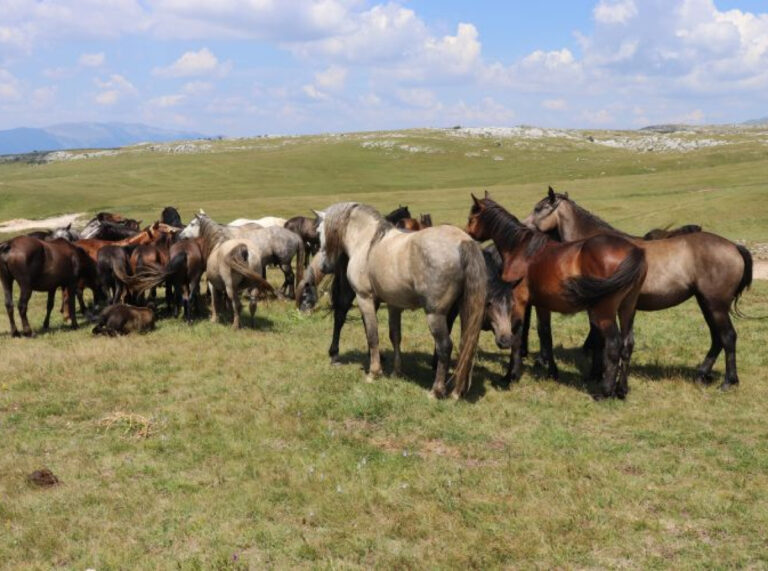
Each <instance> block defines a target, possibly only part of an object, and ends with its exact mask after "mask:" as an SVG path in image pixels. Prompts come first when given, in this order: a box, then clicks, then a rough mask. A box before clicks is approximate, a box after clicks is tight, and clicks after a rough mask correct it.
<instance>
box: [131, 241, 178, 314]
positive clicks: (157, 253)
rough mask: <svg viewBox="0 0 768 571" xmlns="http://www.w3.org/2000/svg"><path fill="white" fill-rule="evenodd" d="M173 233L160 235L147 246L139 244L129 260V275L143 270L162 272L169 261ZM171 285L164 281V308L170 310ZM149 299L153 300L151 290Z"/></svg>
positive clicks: (168, 281)
mask: <svg viewBox="0 0 768 571" xmlns="http://www.w3.org/2000/svg"><path fill="white" fill-rule="evenodd" d="M174 235H175V234H173V233H170V232H168V233H162V234H161V235H160V236H159V237H158V238H157V239H155V240H153V241H152V242H150V243H149V244H141V245H139V246H136V248H134V250H133V252H131V257H130V258H129V261H128V263H129V266H130V268H131V273H132V274H134V275H136V274H137V273H138V272H140V271H144V269H151V270H154V271H158V272H159V271H162V270H163V269H164V268H165V266H166V265H167V264H168V262H169V261H170V259H171V256H170V250H171V245H172V244H173V239H174ZM173 297H174V296H173V283H172V282H171V281H170V279H168V280H166V281H165V301H166V306H167V307H168V308H169V309H171V308H172V306H173ZM151 298H152V299H154V298H155V291H154V289H153V291H152V295H151Z"/></svg>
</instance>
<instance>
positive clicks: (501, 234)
mask: <svg viewBox="0 0 768 571" xmlns="http://www.w3.org/2000/svg"><path fill="white" fill-rule="evenodd" d="M482 203H483V205H484V206H485V208H484V209H482V210H481V211H480V216H481V218H482V220H483V225H484V226H485V228H486V230H487V231H488V233H489V234H490V235H492V236H493V237H494V238H493V241H494V242H495V243H496V245H497V246H498V247H499V249H502V250H513V249H515V248H517V247H518V246H519V245H520V244H521V243H523V242H525V241H526V240H528V246H527V248H526V249H525V255H526V256H532V255H533V254H535V253H536V252H538V251H539V250H541V249H542V248H543V247H544V245H545V244H546V243H547V242H548V241H549V240H550V238H549V236H548V235H547V234H545V233H544V232H539V231H538V230H531V229H530V228H528V227H527V226H525V225H524V224H523V223H522V222H520V220H518V219H517V217H516V216H515V215H514V214H512V213H510V212H508V211H507V210H506V209H505V208H504V207H503V206H502V205H501V204H499V203H497V202H496V201H495V200H493V199H491V198H484V199H483V200H482ZM472 213H473V214H475V213H477V206H473V207H472Z"/></svg>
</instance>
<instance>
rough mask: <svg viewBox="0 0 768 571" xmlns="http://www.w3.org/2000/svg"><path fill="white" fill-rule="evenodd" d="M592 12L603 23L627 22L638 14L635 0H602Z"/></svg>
mask: <svg viewBox="0 0 768 571" xmlns="http://www.w3.org/2000/svg"><path fill="white" fill-rule="evenodd" d="M592 14H593V15H594V17H595V20H597V21H598V22H600V23H603V24H626V23H627V22H628V21H629V20H631V19H632V18H634V17H635V16H637V6H636V5H635V2H634V0H618V1H617V0H607V1H606V0H600V2H599V3H598V4H597V6H595V9H594V10H593V12H592Z"/></svg>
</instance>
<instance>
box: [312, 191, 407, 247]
mask: <svg viewBox="0 0 768 571" xmlns="http://www.w3.org/2000/svg"><path fill="white" fill-rule="evenodd" d="M355 210H360V211H362V212H365V213H366V214H368V215H370V216H371V217H372V218H373V219H374V220H375V221H376V223H377V226H376V232H375V233H374V235H373V238H372V239H371V244H372V245H373V244H375V243H376V242H378V241H379V240H381V239H382V238H383V237H384V234H386V233H387V231H389V230H390V229H392V228H394V226H393V225H392V223H391V222H389V221H387V220H386V219H385V218H384V217H383V216H382V215H381V213H379V211H378V210H376V209H375V208H373V207H372V206H368V205H367V204H361V203H359V202H339V203H338V204H333V205H332V206H329V207H328V209H326V211H325V221H324V224H325V230H324V231H325V253H326V255H327V256H328V258H329V259H336V258H337V257H338V256H339V255H341V254H343V253H344V249H343V243H344V236H345V233H346V231H347V224H348V223H349V218H350V216H352V212H354V211H355Z"/></svg>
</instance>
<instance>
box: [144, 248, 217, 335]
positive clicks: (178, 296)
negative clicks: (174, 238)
mask: <svg viewBox="0 0 768 571" xmlns="http://www.w3.org/2000/svg"><path fill="white" fill-rule="evenodd" d="M168 257H169V262H168V264H167V265H166V266H165V267H164V268H157V267H152V266H145V267H143V268H142V270H141V271H140V272H138V274H137V275H135V276H133V277H132V278H131V280H130V283H131V287H132V289H133V290H134V291H135V292H137V293H141V292H143V291H146V290H147V289H149V288H153V287H156V286H158V285H159V284H161V283H163V282H166V283H167V282H168V281H170V283H171V284H172V286H173V290H174V293H175V300H174V316H176V317H178V315H179V307H183V308H184V319H185V320H186V321H187V323H190V324H191V323H192V307H193V306H194V305H197V300H198V294H199V291H200V278H201V277H202V275H203V271H205V259H204V258H203V247H202V239H201V238H186V239H184V240H180V241H178V242H176V243H175V244H173V245H172V246H171V248H170V251H169V253H168Z"/></svg>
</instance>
